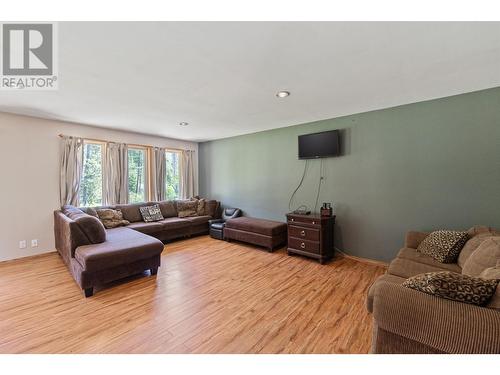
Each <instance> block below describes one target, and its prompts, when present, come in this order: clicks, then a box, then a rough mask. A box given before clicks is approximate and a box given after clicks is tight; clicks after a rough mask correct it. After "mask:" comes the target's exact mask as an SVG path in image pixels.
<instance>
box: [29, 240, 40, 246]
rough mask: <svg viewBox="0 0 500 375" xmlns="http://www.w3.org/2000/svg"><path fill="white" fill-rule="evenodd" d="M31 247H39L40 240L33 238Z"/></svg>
mask: <svg viewBox="0 0 500 375" xmlns="http://www.w3.org/2000/svg"><path fill="white" fill-rule="evenodd" d="M31 247H38V240H36V239H35V240H31Z"/></svg>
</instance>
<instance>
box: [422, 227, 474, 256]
mask: <svg viewBox="0 0 500 375" xmlns="http://www.w3.org/2000/svg"><path fill="white" fill-rule="evenodd" d="M467 238H468V234H467V232H458V231H454V230H438V231H435V232H432V233H431V234H429V235H428V236H427V237H426V238H425V239H424V240H423V241H422V242H420V244H419V245H418V247H417V251H419V252H421V253H422V254H426V255H429V256H431V257H432V258H434V259H435V260H437V261H438V262H440V263H455V262H456V260H457V257H458V255H459V254H460V250H462V247H464V244H465V242H466V241H467Z"/></svg>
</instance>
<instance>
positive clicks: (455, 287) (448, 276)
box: [403, 271, 499, 306]
mask: <svg viewBox="0 0 500 375" xmlns="http://www.w3.org/2000/svg"><path fill="white" fill-rule="evenodd" d="M498 282H499V280H485V279H481V278H478V277H471V276H467V275H462V274H459V273H455V272H450V271H439V272H429V273H424V274H420V275H416V276H413V277H410V278H409V279H406V281H405V282H404V283H403V286H404V287H405V288H410V289H415V290H418V291H420V292H424V293H427V294H430V295H432V296H436V297H440V298H446V299H449V300H452V301H458V302H464V303H470V304H473V305H479V306H483V305H486V303H488V301H489V300H490V299H491V297H492V296H493V295H494V294H495V291H496V288H497V285H498Z"/></svg>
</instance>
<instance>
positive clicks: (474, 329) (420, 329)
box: [367, 227, 500, 353]
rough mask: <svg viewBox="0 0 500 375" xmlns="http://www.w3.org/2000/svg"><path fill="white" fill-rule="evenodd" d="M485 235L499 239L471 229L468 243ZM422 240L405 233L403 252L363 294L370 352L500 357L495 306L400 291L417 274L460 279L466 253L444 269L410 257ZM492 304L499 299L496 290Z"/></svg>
mask: <svg viewBox="0 0 500 375" xmlns="http://www.w3.org/2000/svg"><path fill="white" fill-rule="evenodd" d="M486 231H491V232H490V233H491V235H493V236H498V235H500V232H498V231H496V230H491V229H489V228H488V229H486V227H475V228H471V229H470V230H469V235H470V236H471V238H470V239H469V241H477V239H478V237H476V236H478V235H479V236H483V235H485V233H484V232H486ZM481 232H483V233H481ZM428 234H429V233H424V232H408V233H407V235H406V240H405V247H404V248H402V249H401V250H400V251H399V253H398V255H397V257H396V258H395V259H394V260H393V261H392V262H391V263H390V264H389V267H388V269H387V273H386V274H384V275H382V276H380V277H379V278H378V279H377V280H376V281H375V283H374V284H373V285H372V286H371V288H370V290H369V292H368V298H367V309H368V311H369V312H371V313H373V320H374V327H373V339H372V352H373V353H500V310H499V309H497V307H498V306H490V305H487V306H485V307H481V306H476V305H471V304H466V303H461V302H456V301H452V300H447V299H443V298H439V297H435V296H431V295H428V294H425V293H423V292H420V291H416V290H413V289H408V288H405V287H403V286H402V285H401V284H402V283H403V282H404V281H405V280H406V279H407V278H408V277H411V276H415V275H417V274H420V273H426V272H434V271H452V272H457V273H462V266H463V265H464V263H465V261H466V260H467V257H468V256H470V253H468V254H465V253H464V254H460V256H459V259H458V263H452V264H444V263H439V262H437V261H435V260H434V259H433V258H431V257H429V256H427V255H424V254H422V253H420V252H417V251H416V248H417V247H418V245H419V244H420V242H421V241H423V240H424V238H425V237H426V236H427V235H428ZM464 250H465V247H464ZM495 298H500V285H499V286H498V288H497V292H496V296H495Z"/></svg>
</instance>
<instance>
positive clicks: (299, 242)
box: [286, 213, 335, 264]
mask: <svg viewBox="0 0 500 375" xmlns="http://www.w3.org/2000/svg"><path fill="white" fill-rule="evenodd" d="M286 218H287V224H288V249H287V252H288V255H292V254H299V255H304V256H308V257H311V258H315V259H318V260H319V262H320V263H321V264H324V263H325V262H326V261H327V260H330V259H332V258H333V255H334V252H335V249H334V247H333V227H334V224H335V216H329V217H325V216H320V215H300V214H293V213H290V214H287V215H286Z"/></svg>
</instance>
